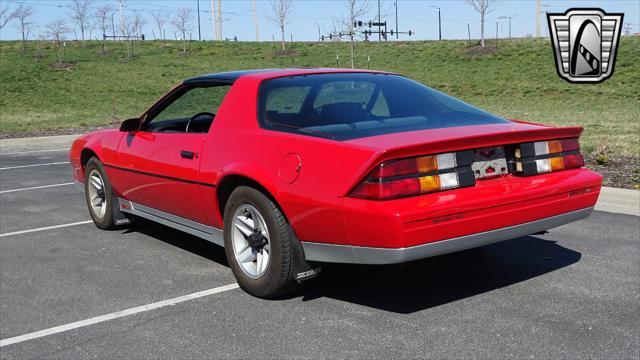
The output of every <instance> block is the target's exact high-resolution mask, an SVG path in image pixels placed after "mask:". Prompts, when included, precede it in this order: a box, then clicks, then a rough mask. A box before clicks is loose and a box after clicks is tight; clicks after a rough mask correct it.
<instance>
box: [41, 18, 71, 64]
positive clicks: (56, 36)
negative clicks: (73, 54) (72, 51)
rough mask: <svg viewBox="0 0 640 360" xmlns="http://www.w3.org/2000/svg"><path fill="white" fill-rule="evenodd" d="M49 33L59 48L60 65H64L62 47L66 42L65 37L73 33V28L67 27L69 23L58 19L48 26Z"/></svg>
mask: <svg viewBox="0 0 640 360" xmlns="http://www.w3.org/2000/svg"><path fill="white" fill-rule="evenodd" d="M47 32H48V33H49V36H51V37H52V38H53V40H54V41H55V42H56V45H57V46H58V64H62V55H63V53H62V52H63V49H62V45H63V41H64V36H65V35H66V34H67V33H69V32H71V28H69V27H68V26H67V23H66V22H65V21H64V19H58V20H54V21H52V22H50V23H48V24H47Z"/></svg>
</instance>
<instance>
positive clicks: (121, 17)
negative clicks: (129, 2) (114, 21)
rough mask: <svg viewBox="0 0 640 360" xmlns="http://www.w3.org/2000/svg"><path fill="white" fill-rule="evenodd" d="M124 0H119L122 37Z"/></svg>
mask: <svg viewBox="0 0 640 360" xmlns="http://www.w3.org/2000/svg"><path fill="white" fill-rule="evenodd" d="M124 7H125V4H124V0H120V35H124V11H123V10H124Z"/></svg>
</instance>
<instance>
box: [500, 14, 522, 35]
mask: <svg viewBox="0 0 640 360" xmlns="http://www.w3.org/2000/svg"><path fill="white" fill-rule="evenodd" d="M518 15H519V14H518V13H515V14H513V15H511V16H499V17H498V19H509V39H511V19H512V18H514V17H516V16H518Z"/></svg>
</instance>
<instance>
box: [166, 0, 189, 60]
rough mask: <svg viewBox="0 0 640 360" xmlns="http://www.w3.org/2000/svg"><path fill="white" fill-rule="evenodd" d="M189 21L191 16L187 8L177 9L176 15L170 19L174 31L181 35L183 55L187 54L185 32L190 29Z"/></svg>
mask: <svg viewBox="0 0 640 360" xmlns="http://www.w3.org/2000/svg"><path fill="white" fill-rule="evenodd" d="M191 21H193V16H192V14H191V9H189V8H180V9H178V11H177V12H176V15H175V16H174V17H173V19H171V24H172V25H173V26H175V28H176V30H178V31H179V32H180V34H181V35H182V53H183V54H186V53H187V32H188V31H189V29H190V28H191Z"/></svg>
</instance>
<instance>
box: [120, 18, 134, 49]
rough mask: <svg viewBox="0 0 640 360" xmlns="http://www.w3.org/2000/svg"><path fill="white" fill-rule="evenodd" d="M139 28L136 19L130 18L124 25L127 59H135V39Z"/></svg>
mask: <svg viewBox="0 0 640 360" xmlns="http://www.w3.org/2000/svg"><path fill="white" fill-rule="evenodd" d="M136 30H137V26H136V23H135V21H134V19H132V18H130V17H128V18H126V19H125V21H124V23H123V24H122V31H123V32H124V36H126V38H127V40H128V41H127V59H133V39H134V37H135V36H136Z"/></svg>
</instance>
